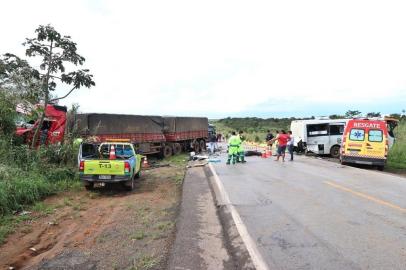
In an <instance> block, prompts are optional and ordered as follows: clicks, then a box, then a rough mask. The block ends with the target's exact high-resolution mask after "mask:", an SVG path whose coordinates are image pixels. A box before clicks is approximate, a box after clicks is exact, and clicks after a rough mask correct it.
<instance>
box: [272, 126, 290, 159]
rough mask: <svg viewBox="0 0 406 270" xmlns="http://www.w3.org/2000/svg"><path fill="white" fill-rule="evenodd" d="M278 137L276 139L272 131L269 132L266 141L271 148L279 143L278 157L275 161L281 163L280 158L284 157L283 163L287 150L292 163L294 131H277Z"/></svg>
mask: <svg viewBox="0 0 406 270" xmlns="http://www.w3.org/2000/svg"><path fill="white" fill-rule="evenodd" d="M276 134H277V135H276V137H274V136H273V135H272V133H271V131H270V130H268V134H267V136H266V141H267V143H268V145H269V146H270V147H272V145H273V143H275V142H277V143H278V144H277V148H276V149H277V150H276V152H277V155H276V159H275V161H279V158H280V157H282V161H285V153H286V149H287V150H288V152H289V154H290V161H293V144H294V142H295V141H294V140H295V139H294V137H293V136H292V131H290V130H289V131H288V132H286V131H284V130H281V131H276Z"/></svg>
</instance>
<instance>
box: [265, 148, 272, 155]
mask: <svg viewBox="0 0 406 270" xmlns="http://www.w3.org/2000/svg"><path fill="white" fill-rule="evenodd" d="M271 156H272V151H271V150H269V149H267V150H266V157H271Z"/></svg>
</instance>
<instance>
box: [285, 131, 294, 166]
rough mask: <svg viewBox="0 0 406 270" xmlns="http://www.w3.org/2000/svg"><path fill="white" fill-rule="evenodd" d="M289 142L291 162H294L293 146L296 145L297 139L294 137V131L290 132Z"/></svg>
mask: <svg viewBox="0 0 406 270" xmlns="http://www.w3.org/2000/svg"><path fill="white" fill-rule="evenodd" d="M288 135H289V141H288V144H287V146H288V151H289V154H290V161H293V144H294V143H295V138H294V137H293V136H292V131H290V130H289V131H288Z"/></svg>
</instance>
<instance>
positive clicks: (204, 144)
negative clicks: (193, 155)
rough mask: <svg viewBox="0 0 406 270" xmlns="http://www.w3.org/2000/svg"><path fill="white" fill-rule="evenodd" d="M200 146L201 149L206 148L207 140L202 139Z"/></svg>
mask: <svg viewBox="0 0 406 270" xmlns="http://www.w3.org/2000/svg"><path fill="white" fill-rule="evenodd" d="M199 147H200V151H204V150H206V142H205V141H204V140H201V141H200V142H199Z"/></svg>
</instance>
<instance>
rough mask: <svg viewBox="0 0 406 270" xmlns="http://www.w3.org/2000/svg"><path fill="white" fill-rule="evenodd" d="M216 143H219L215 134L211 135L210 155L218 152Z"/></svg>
mask: <svg viewBox="0 0 406 270" xmlns="http://www.w3.org/2000/svg"><path fill="white" fill-rule="evenodd" d="M216 142H217V137H216V135H214V134H211V135H210V138H209V149H210V154H214V152H215V151H216V148H217V147H216Z"/></svg>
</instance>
